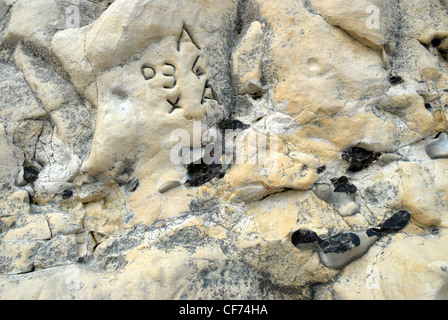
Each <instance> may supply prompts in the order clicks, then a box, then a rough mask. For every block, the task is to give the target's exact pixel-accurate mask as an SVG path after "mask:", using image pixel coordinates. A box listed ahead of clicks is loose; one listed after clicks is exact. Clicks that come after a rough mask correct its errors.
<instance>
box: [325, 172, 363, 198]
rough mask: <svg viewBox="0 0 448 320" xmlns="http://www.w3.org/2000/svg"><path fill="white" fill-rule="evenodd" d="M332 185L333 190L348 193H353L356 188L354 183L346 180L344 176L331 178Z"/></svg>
mask: <svg viewBox="0 0 448 320" xmlns="http://www.w3.org/2000/svg"><path fill="white" fill-rule="evenodd" d="M331 182H332V183H333V185H334V192H345V193H346V194H348V195H351V194H355V193H356V191H358V188H356V186H355V185H354V184H351V183H349V182H348V178H347V177H346V176H342V177H340V178H339V179H331Z"/></svg>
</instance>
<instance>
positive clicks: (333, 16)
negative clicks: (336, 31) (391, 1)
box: [312, 0, 387, 48]
mask: <svg viewBox="0 0 448 320" xmlns="http://www.w3.org/2000/svg"><path fill="white" fill-rule="evenodd" d="M312 4H313V5H314V6H315V8H316V9H317V10H318V11H319V12H320V13H322V15H323V16H324V17H325V18H326V19H327V20H328V22H329V23H330V24H332V25H334V26H338V27H341V28H342V29H344V30H345V31H346V32H347V33H349V34H351V35H352V36H354V37H355V38H356V39H358V40H359V41H361V42H363V43H365V44H366V45H368V46H370V47H373V48H382V46H383V45H384V44H385V43H386V39H385V37H384V33H385V31H386V30H384V24H382V23H381V17H382V15H381V14H382V13H383V17H384V11H385V10H386V9H387V4H386V3H385V2H384V1H381V0H376V1H372V0H369V1H367V0H362V1H356V0H336V1H331V2H328V1H325V0H313V1H312ZM382 29H383V30H382Z"/></svg>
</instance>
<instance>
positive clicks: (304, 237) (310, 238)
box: [291, 229, 322, 246]
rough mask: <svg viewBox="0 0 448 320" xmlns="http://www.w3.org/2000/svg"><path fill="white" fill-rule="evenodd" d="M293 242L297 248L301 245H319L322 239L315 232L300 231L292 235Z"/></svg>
mask: <svg viewBox="0 0 448 320" xmlns="http://www.w3.org/2000/svg"><path fill="white" fill-rule="evenodd" d="M291 241H292V244H293V245H295V246H297V245H299V244H308V243H314V242H318V243H319V242H321V241H322V239H321V238H320V237H319V236H318V235H317V234H316V232H314V231H311V230H307V229H299V230H297V231H295V232H294V233H293V234H292V236H291Z"/></svg>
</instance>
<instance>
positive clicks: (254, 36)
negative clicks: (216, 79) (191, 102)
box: [232, 21, 263, 84]
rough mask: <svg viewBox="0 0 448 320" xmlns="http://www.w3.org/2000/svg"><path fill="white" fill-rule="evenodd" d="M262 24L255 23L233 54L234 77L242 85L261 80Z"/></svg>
mask: <svg viewBox="0 0 448 320" xmlns="http://www.w3.org/2000/svg"><path fill="white" fill-rule="evenodd" d="M262 46H263V29H262V24H261V23H260V22H258V21H254V22H252V23H251V25H250V26H249V29H248V30H247V31H246V33H245V34H244V36H243V38H242V39H241V40H240V42H239V43H238V45H237V47H236V48H235V51H234V53H233V60H232V62H233V76H234V77H236V78H237V79H238V80H239V82H240V83H241V84H244V83H246V82H247V81H249V80H250V79H258V80H259V79H260V78H261V70H260V69H261V58H262V57H261V52H262V51H261V49H262Z"/></svg>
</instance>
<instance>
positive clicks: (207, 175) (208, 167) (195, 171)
mask: <svg viewBox="0 0 448 320" xmlns="http://www.w3.org/2000/svg"><path fill="white" fill-rule="evenodd" d="M221 169H222V165H221V164H218V163H211V164H206V163H204V162H203V161H202V160H201V163H198V164H196V163H190V164H189V165H188V166H187V171H188V180H187V181H186V182H185V184H186V185H187V186H190V187H199V186H201V185H203V184H205V183H207V182H209V181H210V180H212V179H213V178H214V177H220V178H221V177H222V175H221Z"/></svg>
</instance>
